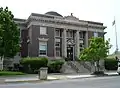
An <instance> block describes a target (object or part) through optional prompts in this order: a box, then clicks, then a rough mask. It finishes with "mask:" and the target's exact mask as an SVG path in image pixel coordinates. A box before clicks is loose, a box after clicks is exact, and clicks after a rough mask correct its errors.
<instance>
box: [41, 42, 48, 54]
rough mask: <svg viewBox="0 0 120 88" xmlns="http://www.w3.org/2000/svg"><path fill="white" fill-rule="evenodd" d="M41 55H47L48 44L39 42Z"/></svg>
mask: <svg viewBox="0 0 120 88" xmlns="http://www.w3.org/2000/svg"><path fill="white" fill-rule="evenodd" d="M39 55H45V56H46V55H47V42H39Z"/></svg>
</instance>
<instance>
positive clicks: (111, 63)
mask: <svg viewBox="0 0 120 88" xmlns="http://www.w3.org/2000/svg"><path fill="white" fill-rule="evenodd" d="M117 67H118V62H117V60H115V59H114V58H107V59H105V69H106V70H117Z"/></svg>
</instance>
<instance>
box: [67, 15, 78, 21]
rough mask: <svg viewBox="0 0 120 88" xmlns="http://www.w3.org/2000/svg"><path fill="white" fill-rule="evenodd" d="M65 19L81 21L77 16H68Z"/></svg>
mask: <svg viewBox="0 0 120 88" xmlns="http://www.w3.org/2000/svg"><path fill="white" fill-rule="evenodd" d="M65 19H66V20H70V21H79V19H78V18H77V17H75V16H66V17H65Z"/></svg>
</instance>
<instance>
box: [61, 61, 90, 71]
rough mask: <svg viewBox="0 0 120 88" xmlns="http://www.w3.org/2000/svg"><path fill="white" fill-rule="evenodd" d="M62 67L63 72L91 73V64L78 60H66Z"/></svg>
mask: <svg viewBox="0 0 120 88" xmlns="http://www.w3.org/2000/svg"><path fill="white" fill-rule="evenodd" d="M63 69H64V70H62V72H63V73H91V66H90V65H88V64H87V63H85V62H79V61H66V62H65V64H64V65H63Z"/></svg>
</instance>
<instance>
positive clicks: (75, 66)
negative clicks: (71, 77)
mask: <svg viewBox="0 0 120 88" xmlns="http://www.w3.org/2000/svg"><path fill="white" fill-rule="evenodd" d="M68 65H70V66H71V67H72V68H73V69H75V71H76V72H77V73H78V72H79V71H80V69H79V68H78V67H77V65H76V64H75V62H74V61H68Z"/></svg>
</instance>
